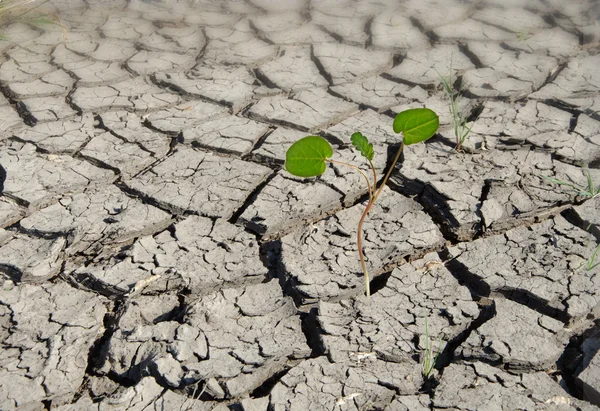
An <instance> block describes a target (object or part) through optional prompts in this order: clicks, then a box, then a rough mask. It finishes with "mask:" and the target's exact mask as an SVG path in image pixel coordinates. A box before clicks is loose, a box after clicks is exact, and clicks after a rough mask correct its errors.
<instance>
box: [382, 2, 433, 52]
mask: <svg viewBox="0 0 600 411" xmlns="http://www.w3.org/2000/svg"><path fill="white" fill-rule="evenodd" d="M370 28H371V41H372V43H373V45H374V46H376V47H382V48H386V49H410V48H415V49H420V48H426V47H428V46H429V40H428V39H427V37H426V36H425V34H423V33H422V32H421V30H419V29H418V28H417V27H415V25H414V24H413V23H412V22H411V21H410V19H409V18H408V17H407V16H406V14H405V13H403V12H401V11H389V12H386V13H381V14H379V15H378V16H377V17H375V19H374V20H373V21H372V22H371V27H370Z"/></svg>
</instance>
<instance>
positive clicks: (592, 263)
mask: <svg viewBox="0 0 600 411" xmlns="http://www.w3.org/2000/svg"><path fill="white" fill-rule="evenodd" d="M598 251H600V244H598V245H597V246H596V249H595V250H594V253H593V254H592V255H590V257H589V258H588V259H587V261H586V263H585V269H586V271H592V270H593V269H594V268H596V267H598V266H599V265H600V261H598V262H596V256H597V255H598Z"/></svg>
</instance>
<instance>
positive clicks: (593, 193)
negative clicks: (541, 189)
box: [542, 169, 600, 198]
mask: <svg viewBox="0 0 600 411" xmlns="http://www.w3.org/2000/svg"><path fill="white" fill-rule="evenodd" d="M584 172H585V175H586V179H587V187H585V186H580V185H577V184H574V183H569V182H568V181H564V180H560V179H558V178H554V177H548V176H542V177H543V178H544V179H546V180H548V181H550V182H551V183H554V184H558V185H561V186H565V187H569V188H571V189H573V190H574V191H576V192H577V195H578V196H582V197H585V198H594V197H597V196H598V195H600V185H598V186H596V187H594V182H593V181H592V176H591V174H590V171H589V170H588V169H584Z"/></svg>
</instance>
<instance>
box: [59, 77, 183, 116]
mask: <svg viewBox="0 0 600 411" xmlns="http://www.w3.org/2000/svg"><path fill="white" fill-rule="evenodd" d="M180 100H181V98H180V97H179V96H177V95H176V94H173V93H169V92H167V91H165V90H163V89H161V88H159V87H157V86H155V85H153V84H150V83H148V82H147V81H146V80H145V79H144V78H143V77H137V78H134V79H130V80H125V81H122V82H119V83H115V84H112V85H110V86H97V87H78V88H77V89H76V90H75V91H74V92H73V94H72V95H71V101H72V102H73V104H75V105H77V107H79V108H80V109H82V110H88V111H94V112H98V111H106V110H115V109H130V110H140V111H146V110H152V109H158V108H163V107H168V106H171V105H175V104H177V103H178V102H179V101H180Z"/></svg>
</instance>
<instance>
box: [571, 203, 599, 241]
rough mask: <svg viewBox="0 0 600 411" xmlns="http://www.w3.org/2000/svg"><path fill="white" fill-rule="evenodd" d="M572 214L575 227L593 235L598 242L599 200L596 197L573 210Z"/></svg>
mask: <svg viewBox="0 0 600 411" xmlns="http://www.w3.org/2000/svg"><path fill="white" fill-rule="evenodd" d="M573 214H574V216H575V221H576V222H577V225H579V227H582V228H584V229H585V230H586V231H589V232H590V233H592V234H594V236H595V237H596V239H598V242H600V198H599V197H596V198H594V199H592V200H588V201H586V202H585V203H583V204H582V205H579V206H577V207H575V208H573Z"/></svg>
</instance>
